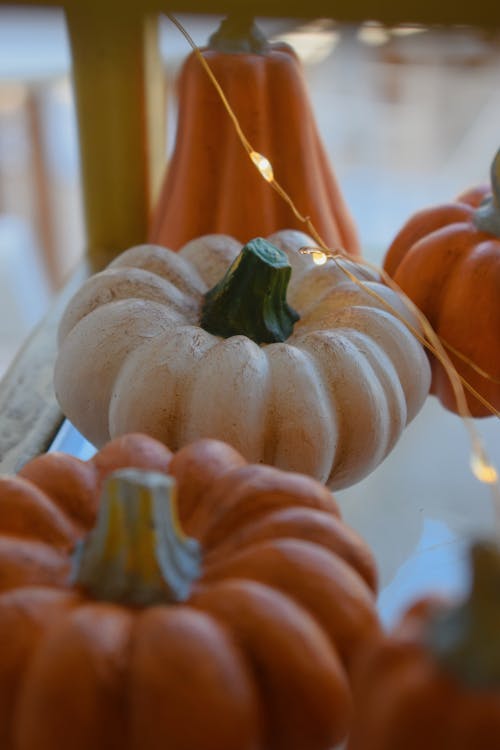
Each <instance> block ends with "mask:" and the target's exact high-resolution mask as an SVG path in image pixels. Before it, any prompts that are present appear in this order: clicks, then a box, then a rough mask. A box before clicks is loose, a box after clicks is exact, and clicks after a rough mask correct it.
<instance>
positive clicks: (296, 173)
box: [149, 43, 359, 255]
mask: <svg viewBox="0 0 500 750" xmlns="http://www.w3.org/2000/svg"><path fill="white" fill-rule="evenodd" d="M202 52H203V55H204V57H205V59H206V60H207V62H208V64H209V65H210V67H211V69H212V71H213V73H214V74H215V76H216V78H217V80H218V81H219V83H220V85H221V86H222V89H223V91H224V93H225V95H226V97H227V99H228V101H229V103H230V105H231V107H232V108H233V109H234V111H235V113H236V116H237V117H238V120H239V122H240V125H241V127H242V129H243V131H244V133H245V135H246V137H247V138H248V140H249V141H250V143H251V144H252V147H253V148H254V149H255V150H256V151H258V152H260V153H261V154H263V155H264V156H266V157H267V158H268V159H269V160H270V162H271V163H272V165H273V169H274V176H275V178H276V179H277V180H278V182H279V183H280V184H281V185H282V187H283V188H284V189H285V190H286V191H287V192H288V193H289V195H290V196H291V197H292V199H293V201H294V203H295V205H296V206H297V208H298V210H299V211H300V212H301V213H302V215H304V216H309V217H310V218H311V220H312V222H313V224H314V226H315V227H316V230H317V231H318V232H319V234H320V235H321V236H322V238H323V240H324V241H325V242H326V243H327V245H329V246H331V247H339V246H340V247H342V248H344V249H345V250H347V251H349V252H350V253H352V254H354V255H358V254H359V242H358V238H357V233H356V230H355V227H354V224H353V221H352V218H351V216H350V213H349V211H348V209H347V207H346V205H345V202H344V199H343V197H342V194H341V191H340V188H339V185H338V184H337V180H336V178H335V176H334V174H333V172H332V171H331V169H330V167H329V164H328V157H327V155H326V152H325V149H324V147H323V144H322V142H321V140H320V137H319V134H318V131H317V127H316V123H315V120H314V115H313V112H312V109H311V105H310V103H309V99H308V94H307V90H306V85H305V82H304V77H303V72H302V68H301V65H300V63H299V60H298V58H297V56H296V54H295V53H294V51H293V50H292V48H291V47H289V46H288V45H286V44H282V43H281V44H273V45H271V46H270V47H269V49H268V51H266V52H264V53H262V54H253V53H234V54H229V53H226V52H219V51H216V50H211V49H204V50H203V51H202ZM178 92H179V115H178V125H177V139H176V143H175V147H174V150H173V153H172V156H171V159H170V162H169V166H168V171H167V173H166V175H165V179H164V184H163V187H162V190H161V193H160V197H159V200H158V203H157V206H156V209H155V212H154V215H153V220H152V225H151V231H150V235H149V241H150V242H152V243H154V244H159V245H165V246H166V247H170V248H172V249H173V250H178V249H179V248H180V247H182V246H183V245H184V244H185V243H186V242H188V241H190V240H192V239H194V238H196V237H201V236H202V235H205V234H213V233H216V234H229V235H231V236H234V237H239V238H240V239H241V240H242V242H243V243H246V242H248V240H250V239H251V238H252V237H255V236H262V237H266V236H267V235H269V234H271V233H272V232H275V231H277V230H279V229H281V228H282V227H290V228H295V229H301V228H303V225H302V224H301V223H300V222H299V220H298V219H297V218H296V217H295V216H294V214H293V213H292V211H291V209H290V207H289V206H288V204H287V203H285V201H284V200H283V199H282V198H280V196H279V195H278V194H277V193H276V192H275V191H274V190H272V188H271V187H270V185H269V184H268V183H267V182H265V180H264V179H263V178H262V176H261V175H260V174H259V172H258V170H257V169H256V167H255V166H254V164H253V163H252V162H251V161H250V159H249V157H248V154H247V152H246V151H245V149H244V148H243V146H242V144H241V142H240V140H239V138H238V136H237V134H236V132H235V129H234V125H233V123H232V121H231V119H230V117H229V115H228V113H227V112H226V110H225V109H224V106H223V104H222V102H221V101H220V98H219V96H218V94H217V92H216V90H215V88H214V86H213V84H212V82H211V81H210V79H209V77H208V75H207V73H206V71H205V70H204V69H203V68H202V66H201V63H200V62H199V60H198V58H197V57H196V56H195V54H194V53H193V54H191V55H190V56H189V57H188V58H187V60H186V62H185V64H184V66H183V69H182V71H181V74H180V80H179V83H178Z"/></svg>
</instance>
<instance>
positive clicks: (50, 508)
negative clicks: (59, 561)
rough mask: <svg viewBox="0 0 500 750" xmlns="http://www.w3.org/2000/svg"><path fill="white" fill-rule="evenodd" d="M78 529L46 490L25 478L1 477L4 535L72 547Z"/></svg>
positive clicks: (0, 530)
mask: <svg viewBox="0 0 500 750" xmlns="http://www.w3.org/2000/svg"><path fill="white" fill-rule="evenodd" d="M78 531H79V529H78V527H75V524H74V522H73V521H72V520H70V519H69V517H68V515H67V514H66V513H65V511H64V509H63V508H61V507H60V506H58V505H56V504H55V503H54V502H53V501H52V499H51V498H50V497H49V496H48V495H47V494H46V493H45V492H44V491H43V490H41V489H39V488H38V487H35V486H34V485H33V484H32V483H31V482H29V481H28V480H27V479H24V478H23V477H18V476H14V477H7V476H2V477H0V534H2V535H10V536H13V537H18V538H24V539H33V538H34V539H37V538H38V539H39V540H40V541H43V542H45V543H47V544H50V545H52V546H54V547H56V548H60V549H68V548H69V547H70V546H71V545H72V544H73V543H74V541H75V539H76V537H77V536H78Z"/></svg>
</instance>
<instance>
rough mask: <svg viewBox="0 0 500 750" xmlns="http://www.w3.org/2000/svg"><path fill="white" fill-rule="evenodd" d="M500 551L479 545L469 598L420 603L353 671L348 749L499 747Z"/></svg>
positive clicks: (463, 749)
mask: <svg viewBox="0 0 500 750" xmlns="http://www.w3.org/2000/svg"><path fill="white" fill-rule="evenodd" d="M499 584H500V551H499V549H498V547H496V546H494V545H487V544H484V543H481V544H477V545H476V546H475V547H474V548H473V586H472V590H471V593H470V595H469V597H468V598H467V599H466V601H465V602H463V603H460V604H458V605H457V604H456V603H453V604H452V603H451V602H445V601H444V600H439V599H437V598H433V599H432V598H427V599H424V600H420V601H419V602H417V603H416V604H415V605H414V606H413V607H411V608H410V610H409V611H408V612H407V613H406V615H405V616H404V617H403V619H402V622H401V623H400V624H399V626H398V627H397V628H396V630H395V632H394V633H393V634H392V635H387V636H381V637H380V638H378V639H375V640H374V641H373V642H372V643H371V644H370V645H369V646H368V647H366V648H365V649H364V650H363V652H362V653H361V654H360V656H359V657H358V663H357V665H356V669H355V670H354V672H355V676H354V698H355V710H356V722H355V726H354V729H353V731H352V734H351V737H350V742H349V745H348V750H403V748H404V750H423V748H425V750H499V748H500V596H499V591H500V586H499Z"/></svg>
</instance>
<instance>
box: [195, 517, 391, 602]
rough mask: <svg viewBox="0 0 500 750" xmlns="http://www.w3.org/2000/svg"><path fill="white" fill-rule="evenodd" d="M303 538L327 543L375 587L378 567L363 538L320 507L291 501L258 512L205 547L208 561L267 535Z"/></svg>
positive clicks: (264, 538)
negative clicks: (286, 504) (263, 513)
mask: <svg viewBox="0 0 500 750" xmlns="http://www.w3.org/2000/svg"><path fill="white" fill-rule="evenodd" d="M290 537H292V538H294V539H302V540H303V541H308V542H312V543H314V544H318V545H320V546H323V547H325V548H326V549H327V550H329V551H330V552H332V553H333V554H336V555H338V556H339V557H341V558H342V559H343V560H345V562H346V563H348V564H349V565H350V566H351V567H352V568H354V569H355V570H356V571H357V572H358V573H359V574H360V575H361V577H362V578H363V579H364V580H365V582H366V583H367V584H368V586H369V587H370V588H371V589H372V590H373V591H376V589H377V580H376V579H377V571H376V566H375V562H374V560H373V557H372V556H371V555H370V554H367V551H366V546H365V544H364V542H363V540H362V539H361V538H360V537H359V536H358V535H357V534H356V532H354V531H353V530H352V529H351V528H350V527H348V526H346V525H345V524H344V523H343V522H342V520H341V519H340V518H339V517H336V516H335V515H333V514H332V513H330V512H328V511H325V510H320V509H317V508H310V507H304V506H303V505H288V506H285V507H283V508H277V509H276V510H272V511H270V512H269V513H266V514H265V515H264V516H263V517H259V516H257V518H256V519H254V520H250V522H249V523H248V524H245V525H242V528H238V527H237V528H235V529H234V530H232V531H231V532H229V534H228V535H227V537H226V538H225V539H223V540H221V541H220V542H219V543H218V544H217V545H216V546H215V547H214V548H212V549H210V548H208V549H207V551H206V562H207V565H211V564H212V563H213V562H215V561H217V560H218V559H220V558H223V557H227V556H229V555H231V554H233V553H234V552H236V551H239V550H240V549H243V547H247V546H250V545H252V544H255V543H256V542H260V541H264V540H267V539H278V538H279V539H282V538H290Z"/></svg>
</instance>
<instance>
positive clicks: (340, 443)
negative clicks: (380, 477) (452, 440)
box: [55, 231, 430, 488]
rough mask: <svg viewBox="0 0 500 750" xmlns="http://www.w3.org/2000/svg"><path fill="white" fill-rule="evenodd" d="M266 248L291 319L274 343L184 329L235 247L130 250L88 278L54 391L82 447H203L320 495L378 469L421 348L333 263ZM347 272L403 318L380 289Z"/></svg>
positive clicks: (224, 242) (421, 379)
mask: <svg viewBox="0 0 500 750" xmlns="http://www.w3.org/2000/svg"><path fill="white" fill-rule="evenodd" d="M270 239H271V241H272V242H273V243H274V244H275V245H277V246H279V247H281V248H282V249H283V250H285V252H286V253H287V255H288V257H289V260H290V263H291V265H292V269H293V270H292V277H291V281H290V285H289V288H288V301H289V303H290V304H291V305H292V307H293V308H295V309H296V310H297V311H298V312H299V314H300V315H301V320H300V321H299V322H298V323H296V324H295V328H294V332H293V334H292V335H291V336H290V337H289V338H288V339H287V340H286V341H285V342H284V343H274V344H268V345H262V346H259V345H257V344H255V343H254V342H253V341H251V340H250V339H249V338H247V337H245V336H231V337H230V338H227V339H223V338H220V337H217V336H213V335H211V334H210V333H207V332H206V331H204V330H203V329H202V328H200V327H199V326H198V325H197V321H198V319H199V315H200V312H199V311H200V306H201V300H202V295H203V294H204V292H206V291H207V289H209V288H210V287H211V286H213V284H214V283H215V282H216V281H218V279H219V278H220V277H221V276H222V275H223V274H224V271H225V270H226V268H227V267H228V266H229V264H230V263H231V262H232V261H233V259H234V258H235V257H236V256H237V254H238V252H239V250H240V248H241V246H240V244H239V243H237V242H236V241H235V240H234V239H231V238H228V237H224V236H219V235H213V236H208V237H205V238H201V239H199V240H196V241H193V242H191V243H188V245H186V246H185V247H184V248H183V249H182V250H181V251H180V252H179V253H172V252H170V251H168V250H165V249H163V248H159V247H153V246H142V247H137V248H132V249H131V250H129V251H127V252H125V253H123V254H122V255H121V256H120V257H119V258H118V259H117V260H116V261H114V262H113V263H112V264H111V266H110V267H109V268H108V269H107V270H106V271H104V272H101V273H100V274H97V275H95V276H94V277H92V278H91V279H89V280H88V282H87V283H86V284H85V285H84V286H83V287H82V289H81V290H80V291H79V292H78V293H77V294H76V295H75V297H74V298H73V300H72V301H70V303H69V305H68V307H67V310H66V312H65V314H64V316H63V319H62V321H61V327H60V337H59V340H60V349H59V356H58V360H57V363H56V370H55V390H56V394H57V397H58V399H59V403H60V404H61V407H62V409H63V411H64V413H65V414H66V416H67V417H68V418H69V419H70V420H71V421H72V422H73V424H74V425H75V426H76V427H77V428H78V429H79V430H80V431H81V432H82V433H83V434H84V435H85V436H86V437H87V438H88V439H89V440H90V441H91V442H93V443H94V444H96V445H102V444H103V443H104V442H106V440H108V439H109V437H110V436H112V437H114V436H116V435H119V434H125V433H127V432H134V431H139V432H145V433H147V434H149V435H151V436H153V437H155V438H157V439H159V440H162V441H163V442H164V443H165V444H166V445H169V446H171V447H172V448H173V449H178V448H179V447H180V446H182V445H184V444H187V443H189V442H190V441H192V440H194V439H197V438H200V437H212V438H217V439H220V440H225V441H227V442H229V443H231V444H232V445H234V446H235V448H236V449H237V450H239V451H240V452H241V453H242V454H243V455H244V456H245V458H246V459H247V460H249V461H252V462H264V463H268V464H272V465H276V466H278V467H280V468H282V469H287V470H293V471H299V472H302V473H305V474H310V475H312V476H314V477H316V478H317V479H319V480H321V481H323V482H328V483H329V485H330V486H331V487H333V488H339V487H344V486H347V485H349V484H352V483H353V482H355V481H358V480H359V479H361V478H362V477H364V476H365V475H366V474H368V473H369V472H370V471H371V470H373V469H374V468H375V467H376V466H377V465H378V464H379V463H380V461H381V460H382V459H383V458H384V457H385V456H386V455H387V453H388V452H389V451H390V450H391V449H392V447H393V446H394V444H395V442H396V441H397V439H398V437H399V435H400V434H401V431H402V430H403V428H404V426H405V425H406V424H407V423H408V422H409V421H410V420H411V419H412V418H413V417H414V415H415V414H416V413H417V412H418V410H419V409H420V407H421V406H422V403H423V401H424V399H425V397H426V395H427V392H428V388H429V381H430V372H429V366H428V362H427V358H426V356H425V354H424V352H423V349H422V348H421V346H420V345H419V344H418V342H417V341H416V340H415V339H414V337H413V336H412V334H410V333H409V331H408V330H407V328H406V327H405V325H404V324H403V323H402V322H401V321H399V320H398V319H397V318H396V317H395V316H394V315H392V314H391V313H389V312H388V311H387V310H386V309H385V308H384V305H383V302H381V301H378V300H375V299H374V298H373V297H371V296H370V295H369V294H368V293H367V292H365V291H363V290H361V289H360V288H359V287H358V286H357V285H356V284H355V283H354V282H353V281H350V280H349V279H348V278H347V277H346V276H345V275H344V274H343V273H342V271H340V270H339V269H338V268H337V267H336V266H335V265H334V264H333V263H329V264H326V265H324V266H321V267H320V266H314V263H313V262H312V260H311V259H310V257H309V256H305V255H301V254H299V253H298V252H297V250H298V248H300V247H301V246H304V245H311V242H312V241H311V239H310V238H308V237H307V236H306V235H304V234H302V233H299V232H295V231H287V232H279V233H277V234H276V235H272V236H271V238H270ZM351 270H352V272H353V273H354V274H357V275H358V276H360V277H361V278H364V280H365V281H367V283H368V286H369V287H370V288H371V289H372V290H374V291H376V292H377V293H378V294H379V295H381V296H382V297H383V298H384V299H385V300H387V301H388V302H389V303H390V304H391V305H393V306H394V307H395V308H396V309H397V310H398V311H399V313H400V314H401V315H403V316H404V317H407V316H408V313H407V310H406V308H405V307H404V305H403V304H402V302H401V299H400V298H399V296H398V295H396V294H395V293H394V292H393V291H392V290H390V289H388V288H387V287H386V286H384V285H382V284H378V283H375V282H374V281H373V278H372V277H370V276H369V274H367V273H365V272H363V271H362V270H361V269H360V267H358V266H351ZM413 322H414V321H413Z"/></svg>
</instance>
